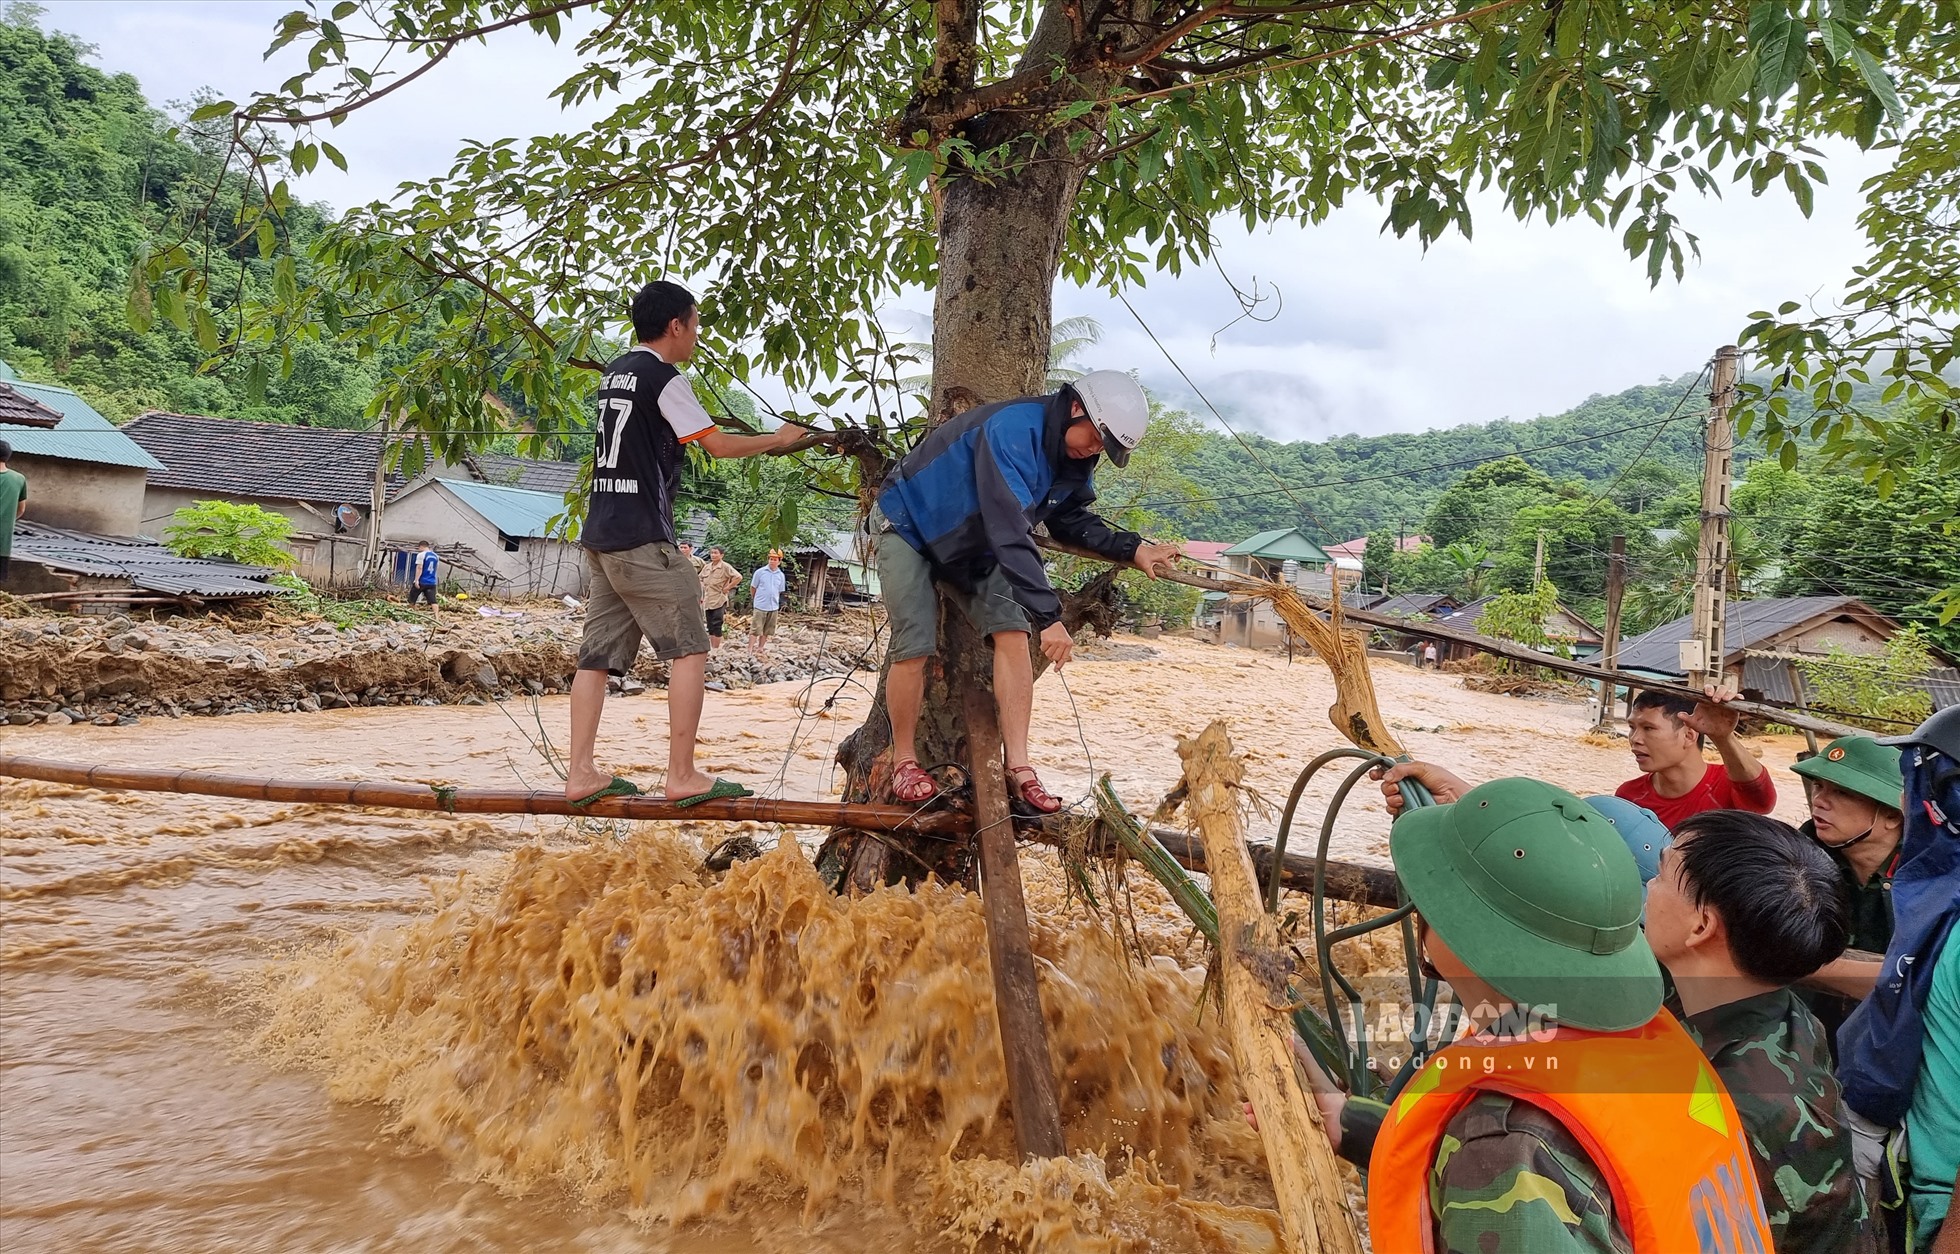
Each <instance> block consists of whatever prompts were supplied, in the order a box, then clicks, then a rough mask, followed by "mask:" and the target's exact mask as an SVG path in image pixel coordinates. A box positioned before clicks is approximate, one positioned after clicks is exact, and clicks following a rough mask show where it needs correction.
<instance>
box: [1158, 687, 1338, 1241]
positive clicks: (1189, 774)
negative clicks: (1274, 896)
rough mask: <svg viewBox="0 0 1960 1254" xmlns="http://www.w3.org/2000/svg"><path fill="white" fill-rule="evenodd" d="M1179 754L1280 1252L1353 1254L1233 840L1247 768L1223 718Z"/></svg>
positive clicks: (1263, 929)
mask: <svg viewBox="0 0 1960 1254" xmlns="http://www.w3.org/2000/svg"><path fill="white" fill-rule="evenodd" d="M1177 752H1178V756H1179V757H1181V758H1183V759H1184V783H1185V787H1186V788H1187V789H1188V790H1189V794H1190V801H1189V803H1188V804H1189V807H1190V811H1191V816H1192V818H1193V820H1194V821H1195V822H1196V823H1197V826H1198V834H1199V835H1200V836H1201V837H1202V838H1203V840H1204V844H1205V852H1206V854H1207V855H1208V859H1209V861H1210V863H1211V868H1212V870H1211V899H1212V902H1213V904H1214V905H1215V906H1216V907H1217V909H1218V931H1219V940H1220V945H1219V959H1220V960H1219V969H1220V972H1221V977H1220V983H1221V984H1222V985H1223V1001H1224V1011H1225V1013H1224V1022H1225V1026H1226V1028H1227V1031H1228V1033H1229V1036H1230V1040H1231V1045H1232V1058H1233V1061H1234V1062H1236V1063H1237V1064H1238V1069H1239V1078H1240V1079H1241V1080H1242V1081H1243V1082H1244V1084H1245V1088H1246V1095H1247V1096H1248V1097H1249V1098H1251V1099H1252V1109H1253V1111H1254V1113H1255V1114H1256V1115H1257V1116H1258V1120H1259V1136H1260V1139H1261V1140H1263V1141H1264V1142H1265V1145H1266V1165H1267V1168H1268V1170H1270V1172H1271V1173H1272V1178H1273V1190H1274V1192H1275V1193H1277V1194H1278V1196H1279V1215H1280V1226H1281V1228H1282V1230H1283V1231H1284V1232H1285V1235H1286V1243H1287V1248H1288V1249H1290V1250H1296V1251H1301V1252H1302V1254H1360V1251H1361V1234H1360V1231H1359V1229H1358V1228H1357V1226H1356V1224H1355V1220H1354V1216H1353V1214H1352V1213H1350V1212H1349V1210H1348V1207H1347V1199H1346V1194H1345V1192H1344V1190H1343V1189H1342V1186H1341V1176H1340V1169H1339V1166H1338V1164H1337V1163H1336V1162H1335V1159H1334V1151H1333V1149H1332V1147H1330V1146H1329V1145H1328V1143H1327V1134H1326V1132H1325V1131H1324V1130H1323V1129H1322V1127H1321V1122H1320V1112H1319V1110H1318V1109H1317V1108H1316V1107H1315V1105H1314V1103H1313V1102H1312V1101H1310V1100H1308V1098H1307V1095H1306V1094H1305V1093H1304V1092H1303V1091H1302V1090H1301V1088H1300V1078H1299V1074H1298V1073H1297V1072H1296V1071H1295V1070H1294V1065H1293V1025H1292V1023H1291V1021H1290V1020H1289V1019H1288V1017H1287V1010H1288V1006H1287V1002H1288V1000H1289V995H1288V992H1287V977H1288V975H1289V974H1291V971H1292V961H1291V959H1290V958H1289V957H1288V956H1287V953H1286V950H1285V949H1284V948H1282V947H1281V945H1280V943H1279V932H1278V926H1277V924H1275V922H1274V921H1273V918H1272V916H1271V915H1269V914H1267V913H1266V912H1265V910H1264V908H1263V907H1262V906H1261V904H1260V899H1259V886H1258V884H1257V882H1256V881H1255V880H1254V879H1253V877H1252V862H1251V859H1250V858H1248V857H1247V856H1246V853H1245V845H1244V843H1243V841H1242V840H1241V839H1240V835H1239V813H1238V797H1237V796H1236V795H1235V793H1234V792H1233V785H1235V784H1237V783H1238V781H1239V780H1240V778H1241V777H1242V776H1243V775H1244V773H1245V765H1244V763H1243V762H1242V761H1241V760H1240V759H1239V758H1238V757H1237V755H1235V754H1234V753H1233V752H1232V739H1231V737H1230V735H1228V734H1227V733H1226V730H1225V724H1224V723H1223V722H1215V723H1213V724H1212V725H1211V726H1209V727H1207V728H1205V730H1204V731H1203V732H1201V733H1199V734H1198V736H1197V737H1196V738H1194V739H1190V740H1180V741H1179V742H1178V746H1177Z"/></svg>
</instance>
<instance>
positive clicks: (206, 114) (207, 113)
mask: <svg viewBox="0 0 1960 1254" xmlns="http://www.w3.org/2000/svg"><path fill="white" fill-rule="evenodd" d="M236 112H238V106H237V105H235V104H233V103H232V102H231V101H229V100H213V101H212V102H211V103H210V104H208V105H203V106H201V107H199V108H197V109H195V110H193V111H192V112H191V116H190V119H189V120H190V121H192V122H209V121H211V120H212V119H214V118H228V117H230V116H231V115H232V114H234V113H236Z"/></svg>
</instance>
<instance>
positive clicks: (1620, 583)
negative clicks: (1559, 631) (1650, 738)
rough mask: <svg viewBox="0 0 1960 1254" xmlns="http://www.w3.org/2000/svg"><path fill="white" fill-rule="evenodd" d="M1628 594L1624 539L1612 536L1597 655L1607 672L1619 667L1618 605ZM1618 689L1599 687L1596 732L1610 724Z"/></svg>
mask: <svg viewBox="0 0 1960 1254" xmlns="http://www.w3.org/2000/svg"><path fill="white" fill-rule="evenodd" d="M1626 591H1627V538H1626V537H1625V536H1614V537H1613V546H1612V552H1611V555H1610V556H1609V557H1608V558H1607V559H1606V639H1605V640H1604V641H1603V647H1602V648H1601V649H1600V651H1599V664H1600V666H1601V667H1602V668H1604V669H1606V670H1609V671H1610V670H1617V669H1619V665H1620V603H1621V601H1622V600H1624V599H1625V597H1626ZM1617 687H1618V686H1617V685H1615V684H1613V683H1610V682H1608V681H1606V680H1601V681H1600V686H1599V718H1598V719H1597V720H1596V721H1595V722H1594V723H1593V726H1594V727H1595V728H1601V727H1605V726H1606V725H1607V724H1608V723H1611V722H1612V721H1613V704H1614V695H1613V694H1614V692H1615V691H1616V690H1617Z"/></svg>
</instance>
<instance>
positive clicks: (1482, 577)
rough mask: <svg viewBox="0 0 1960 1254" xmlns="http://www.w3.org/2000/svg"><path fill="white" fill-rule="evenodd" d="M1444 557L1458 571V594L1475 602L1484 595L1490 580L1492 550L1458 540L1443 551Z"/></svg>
mask: <svg viewBox="0 0 1960 1254" xmlns="http://www.w3.org/2000/svg"><path fill="white" fill-rule="evenodd" d="M1443 557H1444V558H1445V559H1447V560H1448V562H1449V564H1450V565H1451V566H1452V567H1453V568H1454V569H1455V570H1456V588H1457V594H1458V595H1460V596H1461V597H1462V598H1463V599H1464V600H1465V601H1474V600H1476V599H1477V598H1478V597H1480V596H1482V595H1483V594H1484V586H1485V584H1487V583H1488V582H1489V580H1490V550H1489V549H1487V548H1485V547H1484V546H1483V545H1481V544H1479V543H1477V542H1476V541H1474V540H1458V541H1457V542H1456V543H1455V544H1452V545H1449V546H1448V547H1446V548H1445V549H1444V550H1443Z"/></svg>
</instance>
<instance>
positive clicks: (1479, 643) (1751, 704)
mask: <svg viewBox="0 0 1960 1254" xmlns="http://www.w3.org/2000/svg"><path fill="white" fill-rule="evenodd" d="M1041 546H1042V547H1043V548H1045V549H1051V550H1053V551H1054V552H1057V553H1068V554H1071V555H1073V556H1075V557H1086V558H1089V559H1091V560H1093V561H1099V562H1106V561H1108V560H1109V559H1108V558H1106V557H1103V556H1101V555H1100V554H1096V553H1091V552H1089V551H1088V550H1087V549H1078V548H1075V547H1073V546H1071V545H1066V544H1057V543H1056V542H1054V541H1053V540H1046V539H1044V540H1042V541H1041ZM1184 560H1186V561H1187V562H1188V561H1191V560H1192V559H1190V558H1186V559H1184ZM1202 569H1204V570H1205V571H1207V572H1209V573H1208V574H1204V575H1200V574H1196V573H1194V572H1191V571H1187V570H1173V571H1162V572H1159V573H1158V575H1157V577H1158V578H1159V579H1168V580H1170V581H1171V582H1172V583H1179V584H1183V585H1184V586H1185V587H1187V588H1202V589H1204V590H1205V591H1206V592H1225V593H1231V594H1236V595H1238V596H1245V597H1253V598H1257V599H1261V600H1271V599H1272V595H1273V592H1272V590H1273V589H1275V588H1286V586H1285V585H1284V584H1274V583H1269V582H1267V581H1266V580H1263V579H1251V578H1248V577H1246V576H1244V575H1241V574H1239V573H1238V572H1236V571H1228V570H1220V569H1219V568H1217V567H1215V566H1205V567H1202ZM1286 590H1287V591H1289V592H1292V593H1293V595H1295V596H1297V597H1299V599H1300V600H1301V601H1303V602H1305V603H1306V604H1307V605H1309V606H1311V607H1312V608H1314V609H1316V610H1319V611H1321V612H1322V613H1329V612H1330V610H1329V607H1328V603H1327V602H1326V601H1324V600H1322V599H1321V598H1319V597H1314V596H1308V595H1306V594H1304V593H1300V592H1298V591H1296V590H1294V589H1290V588H1287V589H1286ZM1340 616H1341V617H1342V618H1345V619H1351V620H1353V621H1354V622H1357V623H1362V624H1364V625H1366V626H1369V627H1379V628H1381V629H1382V630H1384V631H1392V632H1395V633H1396V634H1397V635H1403V636H1413V637H1415V638H1416V639H1418V640H1446V641H1449V642H1450V643H1452V644H1460V645H1463V646H1464V647H1465V648H1470V649H1476V650H1478V651H1479V652H1482V653H1490V654H1494V655H1496V656H1497V657H1503V658H1509V659H1511V660H1512V661H1514V662H1523V663H1526V664H1527V665H1530V666H1542V667H1544V668H1545V669H1546V670H1548V671H1557V672H1558V673H1560V674H1562V675H1572V676H1575V677H1577V678H1579V679H1592V680H1598V681H1600V682H1602V683H1606V684H1618V685H1621V686H1623V687H1628V688H1641V689H1645V690H1647V691H1649V692H1664V693H1667V694H1668V695H1670V696H1675V697H1686V698H1687V699H1688V700H1690V701H1699V700H1701V697H1702V693H1701V690H1700V689H1699V688H1690V687H1689V686H1688V685H1687V684H1685V683H1679V682H1676V681H1673V680H1667V679H1654V678H1651V677H1649V676H1646V675H1636V674H1633V673H1631V672H1629V671H1622V670H1608V669H1607V668H1605V667H1603V666H1594V665H1592V664H1590V663H1587V662H1580V661H1575V660H1573V659H1571V658H1562V657H1554V656H1552V655H1551V654H1549V653H1540V652H1538V650H1536V649H1533V648H1531V647H1530V646H1529V645H1522V644H1519V643H1517V642H1516V641H1514V640H1499V639H1497V638H1496V637H1495V636H1481V635H1478V634H1477V633H1476V632H1474V631H1458V630H1457V629H1456V628H1454V627H1444V626H1442V625H1440V624H1438V623H1433V622H1424V621H1422V620H1421V619H1410V618H1396V617H1395V616H1393V615H1391V614H1377V613H1375V612H1374V611H1372V610H1358V609H1355V608H1353V607H1352V606H1342V607H1341V610H1340ZM1728 706H1729V708H1730V709H1731V710H1735V711H1738V712H1739V713H1742V714H1749V715H1753V716H1755V717H1757V718H1761V719H1767V720H1769V721H1770V722H1774V723H1783V724H1785V725H1787V726H1790V727H1795V728H1798V729H1808V730H1810V731H1815V732H1822V733H1823V734H1825V735H1827V736H1832V737H1837V736H1851V735H1865V734H1869V733H1865V732H1861V731H1860V730H1859V729H1858V728H1856V727H1852V726H1850V725H1849V724H1846V723H1837V722H1833V721H1831V720H1830V719H1827V718H1818V717H1817V716H1816V715H1814V714H1810V713H1807V712H1806V711H1803V710H1800V709H1795V708H1793V707H1791V706H1787V705H1783V704H1781V703H1779V702H1774V701H1743V700H1736V701H1731V702H1729V703H1728ZM1343 730H1344V732H1345V729H1343Z"/></svg>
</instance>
